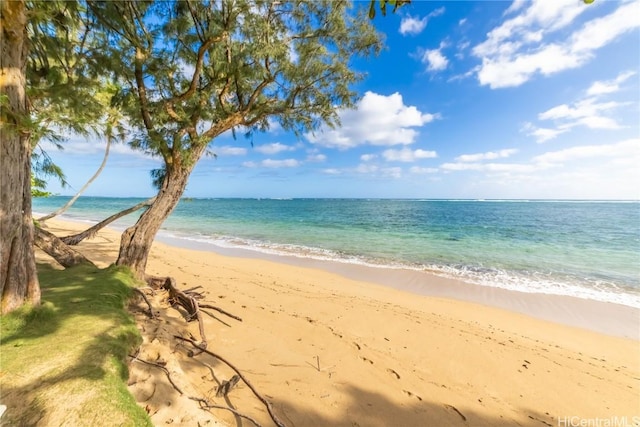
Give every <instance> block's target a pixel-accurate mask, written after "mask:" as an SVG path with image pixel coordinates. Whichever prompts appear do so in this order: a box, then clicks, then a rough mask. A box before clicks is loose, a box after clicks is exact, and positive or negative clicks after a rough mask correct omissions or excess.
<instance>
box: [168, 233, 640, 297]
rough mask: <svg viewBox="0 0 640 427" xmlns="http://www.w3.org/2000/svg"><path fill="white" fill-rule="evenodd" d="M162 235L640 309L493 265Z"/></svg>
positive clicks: (603, 287)
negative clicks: (422, 261) (413, 260)
mask: <svg viewBox="0 0 640 427" xmlns="http://www.w3.org/2000/svg"><path fill="white" fill-rule="evenodd" d="M165 235H167V236H169V237H173V238H178V239H182V240H185V241H187V242H188V241H191V242H196V243H200V244H205V245H209V246H211V249H212V250H214V251H215V247H219V248H223V249H243V250H248V251H253V252H256V253H262V254H267V255H272V256H291V257H296V258H308V259H314V260H319V261H329V262H340V263H345V264H354V265H361V266H366V267H372V268H386V269H394V270H398V269H405V270H412V271H426V272H429V273H432V274H436V275H439V276H442V277H446V278H453V279H457V280H462V281H464V282H467V283H471V284H474V285H479V286H488V287H496V288H501V289H506V290H511V291H518V292H526V293H534V294H535V293H538V294H550V295H564V296H572V297H577V298H582V299H589V300H595V301H601V302H609V303H615V304H621V305H626V306H630V307H635V308H640V291H638V290H634V289H628V288H627V289H624V288H621V287H619V286H617V285H615V284H614V283H611V282H606V281H594V280H587V279H583V280H582V282H581V283H579V281H578V280H577V279H575V278H570V277H566V278H561V277H557V276H554V275H551V274H544V273H540V272H529V273H527V272H521V273H520V272H511V271H505V270H500V269H496V268H483V267H477V266H468V265H439V264H428V265H425V264H410V263H405V262H397V261H390V260H384V259H373V258H365V257H362V256H359V255H354V254H348V253H341V252H337V251H333V250H330V249H322V248H314V247H308V246H303V245H294V244H275V243H271V242H266V241H260V240H252V239H246V238H238V237H232V236H205V235H198V236H194V235H190V236H185V235H179V234H174V233H171V234H169V233H165Z"/></svg>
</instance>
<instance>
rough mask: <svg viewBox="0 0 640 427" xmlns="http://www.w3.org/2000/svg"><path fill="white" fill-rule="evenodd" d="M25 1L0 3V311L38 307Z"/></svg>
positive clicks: (38, 290) (38, 291)
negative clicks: (27, 126) (27, 86)
mask: <svg viewBox="0 0 640 427" xmlns="http://www.w3.org/2000/svg"><path fill="white" fill-rule="evenodd" d="M27 53H28V51H27V15H26V6H25V2H24V0H19V1H2V2H0V61H1V63H0V97H2V98H4V99H2V100H0V101H1V102H2V104H3V105H2V108H0V119H1V120H0V126H1V128H0V295H1V297H2V300H1V304H0V311H1V312H2V313H3V314H4V313H7V312H9V311H11V310H13V309H15V308H17V307H19V306H21V305H22V304H24V303H25V302H29V303H32V304H34V305H37V304H39V303H40V285H39V283H38V276H37V275H36V262H35V256H34V253H33V250H34V249H33V220H32V218H31V143H30V141H29V137H28V129H24V128H23V126H24V123H25V122H26V121H27V120H26V119H27V114H28V107H27V96H26V93H25V86H26V77H25V71H26V60H27Z"/></svg>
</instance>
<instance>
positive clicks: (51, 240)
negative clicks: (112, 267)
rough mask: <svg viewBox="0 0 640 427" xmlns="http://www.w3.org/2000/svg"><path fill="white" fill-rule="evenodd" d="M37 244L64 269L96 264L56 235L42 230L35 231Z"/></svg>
mask: <svg viewBox="0 0 640 427" xmlns="http://www.w3.org/2000/svg"><path fill="white" fill-rule="evenodd" d="M35 244H36V246H38V247H39V248H40V249H42V250H43V251H45V252H46V253H47V254H49V255H50V256H51V257H53V259H55V260H56V261H58V262H59V263H60V264H61V265H62V266H63V267H64V268H68V267H73V266H75V265H80V264H91V265H93V266H94V267H95V264H94V263H92V262H91V261H89V260H88V259H87V258H86V257H85V256H84V255H82V254H81V253H80V252H78V251H76V250H74V249H71V248H70V247H69V246H68V245H67V244H65V243H64V242H63V241H62V240H60V239H59V238H58V237H57V236H56V235H54V234H52V233H49V232H48V231H46V230H43V229H42V228H36V229H35Z"/></svg>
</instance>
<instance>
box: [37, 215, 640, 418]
mask: <svg viewBox="0 0 640 427" xmlns="http://www.w3.org/2000/svg"><path fill="white" fill-rule="evenodd" d="M48 226H49V229H50V231H52V232H54V233H55V234H56V235H66V234H71V232H73V230H77V231H80V230H81V229H82V227H81V225H80V224H77V223H76V224H74V223H71V222H68V221H63V220H62V221H58V220H51V221H50V222H48ZM119 237H120V234H119V233H118V232H116V231H114V230H113V229H105V230H102V231H100V232H99V233H98V234H97V235H96V236H95V237H94V238H93V239H91V240H88V241H85V242H82V243H81V244H80V245H79V246H77V247H76V248H77V249H78V250H80V251H81V252H82V253H84V254H85V255H86V256H87V257H88V258H89V259H91V260H93V261H94V262H96V264H97V265H98V266H99V267H106V266H107V265H109V264H111V263H113V262H114V260H115V258H116V256H117V251H118V243H119ZM38 257H39V260H40V261H41V262H42V261H45V262H46V260H44V259H43V257H44V255H42V253H39V254H38ZM147 273H148V274H150V275H158V276H172V277H174V278H175V279H176V283H177V285H178V287H179V288H181V289H189V288H193V287H197V288H199V289H198V292H201V293H202V295H203V300H204V301H206V302H207V303H210V304H213V305H215V306H218V307H220V308H223V309H224V310H227V311H228V312H230V313H233V314H234V315H237V316H240V317H241V318H242V322H237V321H235V320H229V319H227V318H222V319H221V318H219V317H218V316H216V318H212V317H209V316H204V326H205V330H206V333H207V337H208V339H209V348H210V349H212V350H213V351H215V352H217V353H219V354H221V355H223V356H224V357H225V358H226V359H227V360H231V361H233V363H234V364H235V366H237V367H239V368H240V369H241V370H242V371H243V373H245V374H246V375H247V376H248V377H249V378H250V379H251V382H252V383H253V384H254V385H255V386H256V387H257V388H258V389H259V390H260V391H261V392H262V393H263V394H264V395H265V396H267V398H268V399H269V400H270V401H271V403H272V405H273V408H274V410H275V411H276V412H277V414H278V416H279V418H281V419H283V420H284V421H285V423H286V424H287V425H304V426H326V425H332V426H344V427H353V426H355V425H361V426H363V425H366V426H372V427H386V426H388V425H402V426H408V427H413V426H416V427H418V426H423V425H447V426H460V427H462V426H466V425H473V426H492V427H495V426H504V427H506V426H511V425H522V426H532V427H533V426H539V425H541V423H542V424H546V425H559V423H560V422H561V421H562V420H565V419H567V417H574V418H575V419H578V418H579V419H595V418H604V417H626V418H627V419H629V420H632V419H636V418H633V417H638V416H639V415H640V414H639V411H638V402H640V395H638V390H639V389H640V357H639V356H640V343H639V342H638V341H637V340H633V339H629V338H619V337H615V336H611V335H605V334H602V333H597V332H593V331H590V330H587V329H584V328H577V327H572V326H566V325H563V324H560V323H556V322H550V321H545V320H540V319H536V318H534V317H531V316H527V315H523V314H520V313H518V312H515V311H510V310H504V309H500V308H495V307H491V306H489V305H484V304H478V303H471V302H466V301H460V300H456V299H453V298H449V297H441V296H423V295H419V294H415V293H410V292H408V291H405V290H401V289H394V288H392V287H388V286H383V285H381V284H377V283H375V281H363V280H355V279H351V278H347V277H345V275H342V274H340V272H330V271H327V270H323V269H321V268H318V267H316V266H301V265H288V264H286V263H283V262H274V261H270V260H265V259H259V258H247V257H237V256H233V257H229V256H224V255H220V254H217V253H215V252H205V251H199V250H194V249H184V248H180V247H176V246H170V245H167V244H166V243H163V242H162V241H160V240H159V239H157V240H156V242H155V243H154V245H153V247H152V250H151V253H150V256H149V262H148V266H147ZM375 273H376V276H380V272H379V271H377V270H376V272H375ZM369 274H370V272H369ZM425 277H426V276H425ZM429 277H430V279H429V282H430V283H431V281H432V280H433V283H434V286H437V282H438V280H437V279H438V278H437V277H435V276H434V277H431V276H429ZM370 278H371V279H374V278H375V277H370ZM377 278H378V279H380V277H377ZM392 278H393V277H392ZM406 284H407V283H405V285H406ZM408 284H409V285H410V284H411V280H409V281H408ZM421 286H424V284H422V285H421ZM153 294H154V295H153V296H152V297H151V298H152V304H153V307H154V310H155V309H157V310H158V315H157V317H156V318H154V319H149V318H147V317H146V316H145V315H144V314H143V313H142V311H141V310H140V312H139V313H138V314H136V322H137V324H138V328H139V329H140V330H141V333H142V334H143V340H144V341H143V344H142V346H141V348H140V352H139V357H140V358H142V359H144V360H149V361H156V360H158V361H162V363H165V362H166V365H164V366H165V369H167V371H168V372H170V374H171V377H172V378H173V380H174V381H175V382H176V383H177V384H178V385H179V387H180V389H181V390H182V391H183V393H178V391H176V389H175V388H174V387H172V385H171V384H170V383H169V381H168V380H167V375H166V374H165V372H163V371H162V370H160V369H157V368H155V367H152V366H148V365H144V364H141V363H132V364H131V366H130V369H131V371H130V372H131V376H130V379H129V385H130V391H131V393H132V394H133V395H134V396H135V397H136V399H137V401H138V402H139V404H140V405H142V406H143V407H145V408H146V409H147V410H148V412H149V414H150V415H151V417H152V420H153V423H154V425H164V424H172V425H182V426H192V425H197V424H198V423H200V424H201V425H204V424H206V423H207V422H209V420H220V421H221V422H223V423H226V424H227V425H236V424H237V422H238V419H237V418H235V417H234V416H233V415H232V414H230V413H229V412H228V411H220V410H218V411H212V410H211V411H203V410H202V408H201V407H200V405H199V403H198V402H196V401H194V400H192V399H189V397H188V396H196V397H199V398H205V399H207V401H209V402H213V403H216V404H223V405H227V406H228V405H232V406H233V407H234V408H237V409H238V410H240V412H243V413H246V414H248V415H250V416H251V417H253V418H254V419H256V420H257V421H258V422H259V423H261V424H263V425H269V424H270V423H271V421H270V420H269V417H268V415H267V414H266V411H265V410H264V408H263V407H261V405H259V404H258V405H257V404H256V400H255V397H254V396H253V395H252V394H251V393H250V392H249V390H248V388H247V387H244V386H242V385H241V386H239V387H237V388H235V389H234V390H233V391H232V392H231V393H230V394H229V396H227V398H225V400H226V404H225V402H224V401H223V400H222V399H221V398H218V399H217V400H216V397H215V395H216V388H217V384H220V382H221V381H223V380H228V379H230V378H231V377H232V375H233V372H232V371H231V370H230V369H228V368H225V366H223V365H222V364H221V363H219V361H217V360H215V359H209V358H206V357H204V356H205V355H200V356H198V357H197V358H196V357H189V355H188V354H187V351H186V350H187V349H186V347H184V346H181V345H180V343H179V342H177V340H176V339H175V338H173V337H174V335H176V334H180V335H182V334H184V333H185V332H186V333H187V334H191V335H192V336H194V337H198V336H199V332H198V325H197V322H191V323H187V322H185V320H184V318H183V317H182V315H181V313H180V312H179V311H178V310H176V309H174V308H172V307H171V306H170V305H169V304H168V302H167V300H166V295H165V294H164V293H163V292H154V293H153ZM510 298H511V299H512V300H514V299H515V298H514V297H513V295H511V296H510ZM518 303H521V302H518ZM614 314H615V313H614ZM185 328H186V331H185ZM187 336H189V335H187ZM576 417H577V418H576ZM209 425H213V424H209Z"/></svg>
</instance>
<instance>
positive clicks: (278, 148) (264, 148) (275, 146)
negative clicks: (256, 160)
mask: <svg viewBox="0 0 640 427" xmlns="http://www.w3.org/2000/svg"><path fill="white" fill-rule="evenodd" d="M255 150H256V151H257V152H259V153H262V154H267V155H271V154H278V153H281V152H283V151H293V150H295V147H291V146H290V145H285V144H281V143H279V142H273V143H271V144H262V145H259V146H257V147H255Z"/></svg>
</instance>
